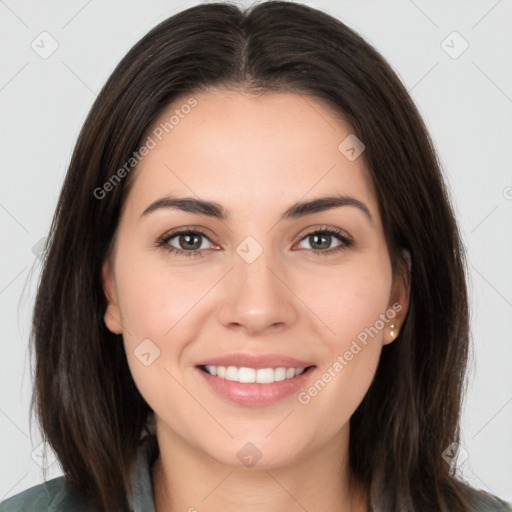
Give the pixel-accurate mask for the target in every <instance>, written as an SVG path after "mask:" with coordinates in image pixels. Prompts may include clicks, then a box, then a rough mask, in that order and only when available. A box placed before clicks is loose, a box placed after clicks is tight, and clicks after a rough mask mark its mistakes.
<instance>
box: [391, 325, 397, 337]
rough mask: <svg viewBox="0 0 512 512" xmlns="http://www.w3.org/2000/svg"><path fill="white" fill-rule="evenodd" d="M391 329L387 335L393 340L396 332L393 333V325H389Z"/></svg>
mask: <svg viewBox="0 0 512 512" xmlns="http://www.w3.org/2000/svg"><path fill="white" fill-rule="evenodd" d="M390 327H391V330H390V331H389V335H390V336H391V337H392V338H394V337H395V336H396V332H395V324H391V325H390Z"/></svg>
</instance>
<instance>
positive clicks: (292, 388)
mask: <svg viewBox="0 0 512 512" xmlns="http://www.w3.org/2000/svg"><path fill="white" fill-rule="evenodd" d="M314 369H315V367H314V366H312V367H309V368H308V369H307V370H305V371H304V372H303V373H301V374H300V375H298V376H297V377H293V378H292V379H285V380H280V381H277V382H272V383H270V384H259V383H257V382H254V383H241V382H236V381H233V380H227V379H221V378H220V377H215V376H214V375H210V374H209V373H208V372H205V371H204V370H201V369H200V368H198V367H196V370H197V371H198V372H199V373H200V374H201V375H202V377H203V379H204V380H205V381H206V382H207V383H208V384H209V385H210V386H211V388H212V389H213V390H214V391H215V392H216V393H218V394H219V395H221V396H222V397H224V398H226V399H227V400H229V401H231V402H233V403H235V404H238V405H246V406H249V407H261V406H265V405H270V404H273V403H276V402H279V400H282V399H284V398H286V397H287V396H290V395H291V394H293V393H296V392H297V391H298V390H299V389H300V388H301V387H302V386H304V384H305V382H306V380H307V379H309V376H310V375H311V373H313V370H314Z"/></svg>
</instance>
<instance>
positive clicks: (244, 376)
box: [198, 365, 314, 384]
mask: <svg viewBox="0 0 512 512" xmlns="http://www.w3.org/2000/svg"><path fill="white" fill-rule="evenodd" d="M198 368H199V369H200V370H202V371H203V372H205V373H208V374H209V375H212V376H213V377H218V378H219V379H224V380H228V381H231V382H239V383H241V384H272V383H274V382H281V381H284V380H290V379H294V378H295V377H298V376H299V375H302V374H303V373H305V372H307V371H308V370H310V369H312V368H314V365H311V366H307V367H297V368H295V367H285V366H280V367H278V368H270V367H269V368H250V367H246V366H241V367H237V366H216V365H199V366H198Z"/></svg>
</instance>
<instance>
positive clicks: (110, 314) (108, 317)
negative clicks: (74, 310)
mask: <svg viewBox="0 0 512 512" xmlns="http://www.w3.org/2000/svg"><path fill="white" fill-rule="evenodd" d="M101 279H102V283H103V292H104V293H105V298H106V300H107V307H106V309H105V314H104V315H103V320H104V321H105V325H106V326H107V329H108V330H109V331H111V332H113V333H114V334H122V332H123V325H122V322H121V311H120V309H119V305H118V300H117V292H116V287H115V283H114V276H113V272H112V266H111V264H110V262H109V261H108V260H107V261H105V263H103V267H102V271H101Z"/></svg>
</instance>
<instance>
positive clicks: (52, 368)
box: [0, 2, 511, 512]
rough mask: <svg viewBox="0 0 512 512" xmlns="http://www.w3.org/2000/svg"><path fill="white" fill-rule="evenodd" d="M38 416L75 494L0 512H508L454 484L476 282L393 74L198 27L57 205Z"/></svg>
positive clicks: (93, 132)
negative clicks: (467, 271)
mask: <svg viewBox="0 0 512 512" xmlns="http://www.w3.org/2000/svg"><path fill="white" fill-rule="evenodd" d="M33 341H34V348H35V356H36V378H35V390H34V405H35V406H36V410H37V413H38V418H39V421H40V424H41V428H42V431H43V433H44V435H45V437H46V439H47V440H48V442H49V443H50V445H51V446H52V448H53V449H54V450H55V452H56V454H57V456H58V458H59V460H60V462H61V465H62V468H63V471H64V473H65V476H64V477H61V478H57V479H54V480H51V481H50V482H47V483H46V484H42V485H40V486H36V487H34V488H31V489H29V490H27V491H24V492H22V493H20V494H19V495H17V496H15V497H13V498H11V499H10V500H7V501H6V502H4V504H3V505H1V506H0V510H2V511H4V510H5V511H7V510H24V511H27V510H63V511H64V510H65V511H67V510H73V511H74V510H101V511H113V510H134V511H142V510H144V511H151V510H155V511H156V512H162V511H173V512H174V511H176V510H189V511H193V510H198V511H203V510H209V511H217V510H235V508H236V509H237V510H275V511H281V510H287V511H288V510H347V511H354V512H356V511H357V512H363V511H370V510H371V511H375V512H377V511H379V512H380V511H399V510H400V511H419V512H426V511H474V510H495V511H499V510H511V509H510V508H509V507H508V506H507V504H506V503H505V502H504V501H502V500H500V499H499V498H497V497H493V496H491V495H489V494H487V493H484V492H483V491H477V490H474V489H471V488H470V487H469V486H468V485H467V484H466V483H464V482H462V481H461V480H460V479H458V477H457V476H456V464H455V462H454V460H456V453H457V450H458V447H459V445H458V441H459V416H460V407H461V399H462V394H463V389H464V375H465V374H464V371H465V367H466V359H467V352H468V304H467V294H466V285H465V280H464V260H463V252H462V248H461V243H460V240H459V235H458V230H457V226H456V223H455V220H454V215H453V213H452V210H451V206H450V204H449V200H448V197H447V193H446V190H445V187H444V183H443V180H442V176H441V173H440V169H439V167H438V164H437V160H436V156H435V151H434V149H433V146H432V143H431V140H430V138H429V136H428V134H427V131H426V128H425V126H424V124H423V122H422V120H421V118H420V116H419V114H418V112H417V110H416V108H415V106H414V104H413V102H412V100H411V99H410V97H409V96H408V94H407V92H406V90H405V89H404V87H403V85H402V84H401V83H400V81H399V80H398V78H397V76H396V75H395V74H394V72H393V71H392V70H391V69H390V67H389V66H388V65H387V64H386V62H385V61H384V60H383V58H382V57H381V56H380V55H379V54H378V53H377V52H376V51H375V50H374V49H373V48H372V47H371V46H370V45H368V43H366V42H365V41H363V39H362V38H361V37H359V36H358V35H356V34H355V33H354V32H353V31H351V30H350V29H348V28H347V27H346V26H345V25H343V24H342V23H341V22H340V21H337V20H335V19H333V18H332V17H330V16H328V15H326V14H325V13H323V12H321V11H318V10H315V9H312V8H310V7H306V6H303V5H300V4H292V3H287V2H268V3H262V4H260V5H257V6H255V7H254V8H252V9H251V10H248V12H241V11H240V10H239V9H238V8H237V7H235V6H233V5H229V4H209V5H208V4H206V5H200V6H197V7H193V8H191V9H187V10H185V11H183V12H181V13H179V14H177V15H175V16H173V17H171V18H169V19H167V20H166V21H164V22H163V23H161V24H160V25H158V26H157V27H156V28H154V29H153V30H152V31H151V32H150V33H149V34H147V35H146V36H145V37H144V38H143V39H142V40H141V41H140V42H139V43H138V44H136V45H135V46H134V48H133V49H132V50H130V52H129V53H128V54H127V55H126V57H125V58H124V59H123V60H122V61H121V63H120V64H119V65H118V67H117V68H116V70H115V71H114V73H113V74H112V76H111V77H110V79H109V80H108V82H107V83H106V85H105V86H104V88H103V90H102V91H101V93H100V94H99V96H98V98H97V100H96V102H95V104H94V105H93V108H92V110H91V112H90V114H89V116H88V118H87V120H86V122H85V125H84V127H83V130H82V132H81V134H80V137H79V140H78V142H77V145H76V148H75V151H74V154H73V158H72V161H71V164H70V167H69V170H68V173H67V176H66V180H65V183H64V186H63V189H62V193H61V197H60V200H59V204H58V207H57V211H56V214H55V218H54V222H53V225H52V229H51V237H50V239H49V242H48V246H47V250H46V259H45V263H44V269H43V274H42V278H41V283H40V286H39V290H38V296H37V300H36V306H35V312H34V325H33Z"/></svg>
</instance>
